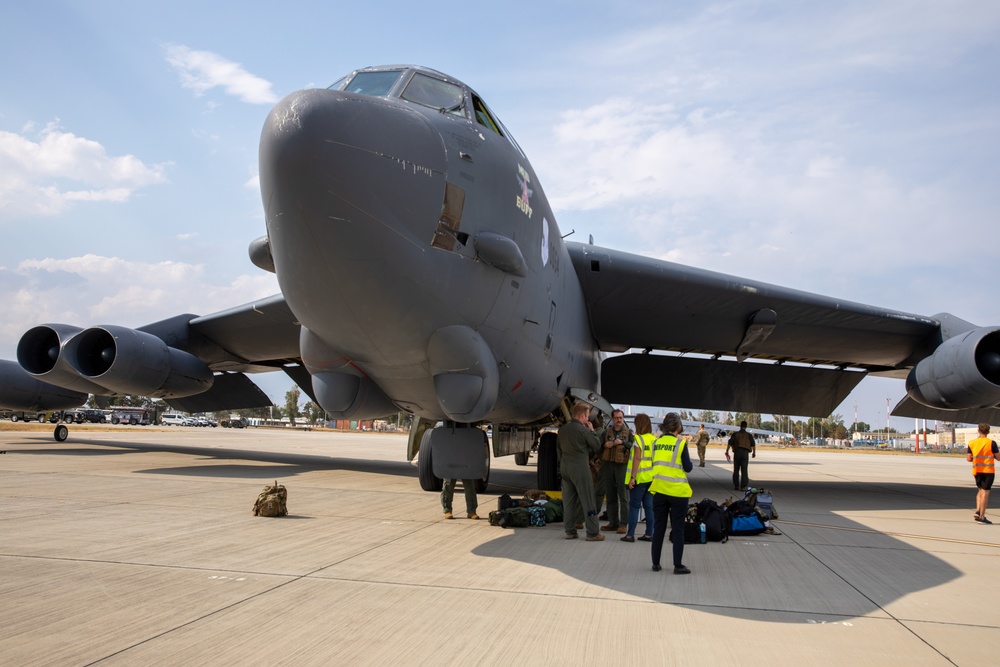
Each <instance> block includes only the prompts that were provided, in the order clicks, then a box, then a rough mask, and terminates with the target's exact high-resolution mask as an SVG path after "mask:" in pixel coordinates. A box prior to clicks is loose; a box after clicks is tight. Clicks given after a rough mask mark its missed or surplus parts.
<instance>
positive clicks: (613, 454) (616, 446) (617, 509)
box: [597, 410, 632, 535]
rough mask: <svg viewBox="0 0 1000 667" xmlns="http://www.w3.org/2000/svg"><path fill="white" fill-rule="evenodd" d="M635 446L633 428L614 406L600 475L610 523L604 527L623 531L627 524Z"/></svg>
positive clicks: (620, 532) (604, 528)
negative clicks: (628, 481) (627, 479)
mask: <svg viewBox="0 0 1000 667" xmlns="http://www.w3.org/2000/svg"><path fill="white" fill-rule="evenodd" d="M631 449H632V429H630V428H629V427H628V424H626V423H625V413H624V412H622V411H621V410H612V412H611V426H609V427H608V428H607V429H606V430H605V432H604V446H603V447H602V448H601V469H600V471H599V472H598V477H597V497H598V498H600V497H601V496H604V497H606V498H607V499H608V524H607V525H606V526H601V530H605V531H616V532H618V533H619V534H622V535H624V534H625V531H626V526H627V525H628V487H627V486H625V471H626V469H627V467H628V458H629V452H630V451H631Z"/></svg>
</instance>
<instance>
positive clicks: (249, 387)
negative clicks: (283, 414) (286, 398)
mask: <svg viewBox="0 0 1000 667" xmlns="http://www.w3.org/2000/svg"><path fill="white" fill-rule="evenodd" d="M166 403H167V405H169V406H170V407H172V408H173V409H175V410H181V411H183V412H190V413H194V412H216V411H218V410H241V409H244V408H266V407H268V406H270V405H273V404H272V403H271V399H270V398H268V396H267V394H265V393H264V392H263V391H261V390H260V387H258V386H257V385H256V384H254V382H253V380H251V379H250V378H248V377H247V376H246V375H244V374H243V373H222V374H221V375H216V376H215V378H214V382H213V383H212V388H211V389H209V390H208V391H206V392H202V393H200V394H195V395H194V396H185V397H184V398H170V399H167V400H166Z"/></svg>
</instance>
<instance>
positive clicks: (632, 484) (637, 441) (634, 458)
mask: <svg viewBox="0 0 1000 667" xmlns="http://www.w3.org/2000/svg"><path fill="white" fill-rule="evenodd" d="M654 440H656V436H654V435H653V423H652V422H651V421H650V420H649V415H647V414H646V413H644V412H640V413H639V414H637V415H636V416H635V435H634V436H633V437H632V441H633V445H632V454H631V456H629V462H628V464H627V465H628V467H627V468H626V470H627V472H626V473H625V484H626V485H627V486H628V528H627V529H626V531H625V537H623V538H622V542H635V527H636V526H637V525H639V510H640V509H645V510H646V530H645V534H644V535H643V536H642V537H640V538H639V539H640V540H642V541H643V542H652V541H653V521H654V517H655V515H654V514H653V495H652V494H651V493H650V492H649V485H650V483H651V482H652V481H653V441H654Z"/></svg>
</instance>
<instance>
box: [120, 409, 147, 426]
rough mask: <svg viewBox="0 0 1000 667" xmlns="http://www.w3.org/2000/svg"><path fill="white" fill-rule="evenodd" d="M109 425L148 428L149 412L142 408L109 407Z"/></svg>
mask: <svg viewBox="0 0 1000 667" xmlns="http://www.w3.org/2000/svg"><path fill="white" fill-rule="evenodd" d="M111 423H112V424H129V425H131V426H149V424H150V421H149V411H148V410H145V409H143V408H130V407H122V406H111Z"/></svg>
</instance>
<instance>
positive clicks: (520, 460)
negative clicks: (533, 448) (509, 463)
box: [514, 452, 531, 466]
mask: <svg viewBox="0 0 1000 667" xmlns="http://www.w3.org/2000/svg"><path fill="white" fill-rule="evenodd" d="M530 457H531V452H514V463H516V464H517V465H519V466H526V465H528V459H529V458H530Z"/></svg>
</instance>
